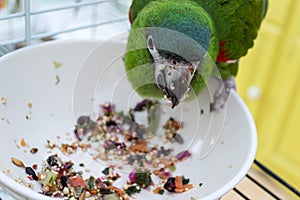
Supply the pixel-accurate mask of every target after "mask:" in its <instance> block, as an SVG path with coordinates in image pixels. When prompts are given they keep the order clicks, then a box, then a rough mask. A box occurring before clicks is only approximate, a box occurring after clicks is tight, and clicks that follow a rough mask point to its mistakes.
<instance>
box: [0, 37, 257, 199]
mask: <svg viewBox="0 0 300 200" xmlns="http://www.w3.org/2000/svg"><path fill="white" fill-rule="evenodd" d="M124 52H125V43H124V42H122V41H120V39H115V41H107V42H102V43H100V42H99V41H77V40H76V41H74V40H72V41H55V42H48V43H45V44H41V45H36V46H32V47H28V48H24V49H21V50H18V51H16V52H14V53H11V54H8V55H6V56H4V57H2V58H1V59H0V80H1V84H0V97H5V98H6V100H7V103H6V105H4V104H1V103H0V116H1V119H0V133H1V140H0V144H1V145H0V152H1V157H0V169H1V170H0V171H1V172H0V185H1V186H2V187H3V188H5V189H7V190H8V191H10V192H11V193H12V194H14V195H15V196H17V197H18V198H19V199H52V198H50V197H46V196H44V195H42V194H39V193H38V192H40V189H41V188H40V187H39V186H38V185H37V184H36V186H35V188H34V189H30V188H28V187H25V186H23V185H22V184H19V183H17V182H16V181H15V180H14V179H16V178H18V177H21V178H23V179H24V180H26V182H31V181H30V180H28V179H27V178H26V175H25V172H24V169H21V168H19V167H17V166H15V165H13V164H12V162H11V157H16V158H18V159H20V160H22V161H23V162H24V163H25V164H27V165H31V164H34V163H36V164H39V167H40V164H41V163H42V161H43V160H45V158H47V156H48V155H50V154H49V152H48V151H49V150H48V149H46V148H45V144H46V141H47V140H51V141H58V140H60V141H62V142H63V141H65V142H69V139H70V138H71V139H73V140H74V136H73V134H72V133H73V128H74V124H75V122H76V119H77V117H78V116H80V115H83V114H88V115H93V114H95V113H97V112H98V110H99V104H101V103H104V102H107V101H112V102H113V103H115V104H116V107H117V110H128V108H129V107H130V106H131V107H132V106H133V105H135V103H136V102H138V101H139V100H141V97H139V96H137V95H136V94H135V93H134V91H133V90H132V88H131V86H130V84H129V83H128V81H127V79H126V76H125V73H124V67H123V62H122V57H123V55H124ZM53 62H58V63H60V64H61V66H60V67H58V68H55V65H54V63H53ZM209 86H210V87H209V88H210V89H209V90H208V89H205V90H204V92H203V93H202V94H201V95H200V96H199V98H198V99H196V100H194V101H191V102H184V103H182V104H180V106H179V107H178V108H176V109H174V110H172V109H170V108H169V107H168V106H167V105H165V103H164V102H162V104H163V106H162V108H163V109H164V114H163V115H162V116H163V117H162V119H163V120H164V119H166V118H168V117H169V116H174V117H175V118H177V119H179V120H181V121H183V122H184V128H183V130H182V136H183V137H184V139H185V143H184V144H183V145H179V144H175V145H174V149H176V151H181V150H183V149H189V151H190V152H191V153H192V159H187V160H186V161H184V162H182V163H179V164H178V166H177V170H176V173H178V174H182V175H184V176H186V177H189V178H190V180H191V182H192V183H194V184H195V188H193V189H192V190H190V191H187V192H185V193H182V194H177V195H174V194H169V193H165V194H164V196H159V195H154V194H153V193H152V192H151V191H143V192H142V193H141V194H138V195H137V199H143V200H146V199H190V197H194V198H195V199H205V200H212V199H218V198H220V197H221V196H223V195H224V194H225V193H226V192H228V191H230V190H231V189H232V188H234V187H235V186H236V185H237V184H238V182H239V181H240V180H241V179H242V178H243V177H244V176H245V175H246V173H247V171H248V170H249V168H250V166H251V164H252V162H253V159H254V157H255V153H256V146H257V135H256V128H255V124H254V122H253V119H252V116H251V114H250V112H249V111H248V109H247V107H246V106H245V104H244V103H243V101H242V100H241V98H240V97H239V96H238V94H236V93H235V92H231V94H230V96H229V99H228V102H227V104H226V107H225V108H224V110H223V111H222V112H220V113H210V112H209V103H210V97H211V92H212V91H213V90H214V89H215V87H216V81H215V80H211V81H210V82H209ZM28 103H32V108H29V107H28V105H27V104H28ZM201 110H202V111H204V113H201ZM66 133H70V135H68V134H66ZM57 136H60V139H59V138H58V137H57ZM22 138H23V139H24V140H25V141H26V143H27V144H28V146H27V147H23V146H20V140H21V139H22ZM17 146H19V148H18V147H17ZM31 147H38V149H39V151H38V152H37V153H36V154H31V153H30V152H29V149H30V148H31ZM53 152H55V150H54V151H53ZM57 153H58V154H60V155H61V153H60V152H59V151H57ZM61 156H62V157H63V158H65V159H72V160H75V161H78V163H79V162H86V163H88V164H86V166H89V168H90V170H91V173H92V174H93V173H94V174H97V173H98V174H99V171H100V170H102V169H103V167H104V164H103V163H101V162H97V161H92V160H91V156H90V155H86V154H82V153H80V152H79V153H76V154H74V155H71V156H69V157H68V156H64V155H61ZM77 165H78V164H77ZM120 173H121V174H122V172H120ZM124 174H126V172H124ZM31 183H32V182H31ZM199 183H203V185H202V186H201V187H199V186H198V184H199Z"/></svg>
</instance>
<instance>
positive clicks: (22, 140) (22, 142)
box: [20, 138, 26, 147]
mask: <svg viewBox="0 0 300 200" xmlns="http://www.w3.org/2000/svg"><path fill="white" fill-rule="evenodd" d="M20 145H21V146H22V147H25V146H26V142H25V140H24V138H22V139H21V141H20Z"/></svg>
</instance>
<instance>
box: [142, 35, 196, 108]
mask: <svg viewBox="0 0 300 200" xmlns="http://www.w3.org/2000/svg"><path fill="white" fill-rule="evenodd" d="M147 48H148V50H149V52H150V54H151V55H152V58H153V61H154V65H155V81H156V85H157V86H158V87H159V89H160V90H161V91H162V92H163V93H164V95H165V97H166V98H167V99H168V100H170V101H171V103H172V105H171V107H172V108H174V107H175V106H177V105H178V104H179V102H180V101H182V100H183V99H184V98H185V97H187V93H188V91H189V89H190V83H191V81H192V79H193V77H194V74H195V72H196V69H197V67H198V65H199V63H200V62H192V63H190V62H187V61H185V60H184V59H183V58H176V59H175V58H172V57H170V58H164V57H162V56H161V55H160V54H159V52H158V51H157V49H156V48H155V45H154V40H153V38H152V36H151V35H149V36H148V40H147Z"/></svg>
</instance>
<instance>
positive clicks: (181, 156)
mask: <svg viewBox="0 0 300 200" xmlns="http://www.w3.org/2000/svg"><path fill="white" fill-rule="evenodd" d="M191 155H192V154H191V153H190V152H189V151H188V150H185V151H182V152H180V153H178V154H177V155H176V158H177V160H180V161H182V160H184V159H186V158H188V157H190V156H191Z"/></svg>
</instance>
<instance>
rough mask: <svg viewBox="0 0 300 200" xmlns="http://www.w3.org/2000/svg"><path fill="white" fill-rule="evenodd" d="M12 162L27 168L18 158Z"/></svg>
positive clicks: (12, 159)
mask: <svg viewBox="0 0 300 200" xmlns="http://www.w3.org/2000/svg"><path fill="white" fill-rule="evenodd" d="M11 161H12V163H14V164H15V165H16V166H18V167H22V168H25V165H24V163H23V162H22V161H20V160H19V159H17V158H11Z"/></svg>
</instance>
